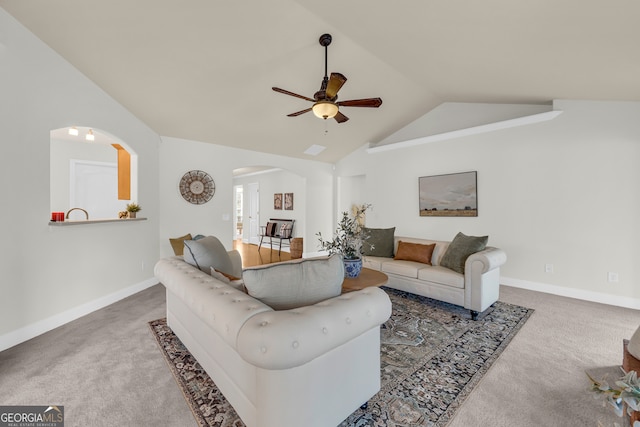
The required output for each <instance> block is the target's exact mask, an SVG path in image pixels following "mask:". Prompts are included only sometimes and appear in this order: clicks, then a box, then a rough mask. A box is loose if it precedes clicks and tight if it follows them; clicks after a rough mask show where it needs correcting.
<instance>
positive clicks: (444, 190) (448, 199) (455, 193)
mask: <svg viewBox="0 0 640 427" xmlns="http://www.w3.org/2000/svg"><path fill="white" fill-rule="evenodd" d="M477 182H478V181H477V172H476V171H473V172H462V173H451V174H447V175H434V176H422V177H420V178H418V188H419V201H418V202H419V205H420V216H465V217H473V216H478V184H477Z"/></svg>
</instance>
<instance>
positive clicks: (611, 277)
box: [607, 271, 619, 283]
mask: <svg viewBox="0 0 640 427" xmlns="http://www.w3.org/2000/svg"><path fill="white" fill-rule="evenodd" d="M618 280H619V277H618V273H614V272H612V271H610V272H608V273H607V281H608V282H609V283H617V282H618Z"/></svg>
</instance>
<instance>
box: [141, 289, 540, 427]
mask: <svg viewBox="0 0 640 427" xmlns="http://www.w3.org/2000/svg"><path fill="white" fill-rule="evenodd" d="M383 289H384V290H385V291H386V292H387V294H389V297H390V298H391V301H392V303H393V313H392V315H391V318H390V319H389V320H388V321H387V322H386V323H385V324H384V325H383V326H382V328H381V341H382V346H381V362H382V363H381V375H382V388H381V390H380V392H379V393H378V394H376V395H375V396H374V397H373V398H372V399H371V400H370V401H369V405H368V408H367V409H366V410H363V409H358V410H357V411H355V412H354V413H353V414H351V415H350V416H349V417H348V418H347V419H346V420H345V421H343V422H342V423H341V424H340V427H364V426H371V427H373V426H376V427H387V426H398V427H399V426H434V427H441V426H446V425H447V424H448V423H449V421H450V420H451V418H452V417H453V415H454V414H455V412H456V410H457V409H458V408H459V407H460V405H461V404H462V402H464V400H465V399H466V397H467V396H468V395H469V393H471V391H472V390H473V388H474V387H475V386H476V385H477V384H478V382H479V381H480V379H481V378H482V376H483V375H484V374H485V373H486V372H487V370H488V369H489V367H490V366H491V365H492V364H493V362H494V361H495V360H496V359H497V358H498V356H500V354H501V353H502V351H503V350H504V349H505V348H506V346H507V345H508V344H509V342H510V341H511V339H512V338H513V337H514V336H515V334H516V333H517V332H518V331H519V330H520V328H521V327H522V325H524V323H525V322H526V321H527V319H528V318H529V316H530V315H531V313H533V310H531V309H528V308H524V307H520V306H516V305H511V304H506V303H503V302H500V301H498V302H496V303H495V304H494V305H493V306H492V307H491V308H490V309H489V310H487V311H486V312H485V313H484V314H483V316H482V317H481V318H480V319H479V320H477V321H473V320H471V318H470V316H469V312H468V311H467V310H464V309H463V308H461V307H459V306H455V305H451V304H447V303H443V302H440V301H435V300H432V299H430V298H425V297H421V296H417V295H413V294H410V293H406V292H402V291H397V290H395V289H390V288H383ZM149 325H150V327H151V331H152V333H153V335H154V336H155V337H156V340H157V341H158V345H159V346H160V348H161V349H162V352H163V354H164V355H165V358H166V360H167V363H168V364H169V368H170V369H171V372H172V373H173V375H174V377H175V378H176V381H177V382H178V385H179V386H180V388H181V389H182V392H183V394H184V396H185V398H186V400H187V402H188V403H189V406H190V407H191V410H192V411H193V414H194V416H195V418H196V420H197V421H198V424H200V426H202V427H210V426H217V427H228V426H233V427H240V426H244V423H243V422H242V421H241V420H240V418H239V417H238V415H237V414H236V412H235V410H234V409H233V407H232V406H231V405H230V404H229V403H228V402H227V400H226V399H225V398H224V396H223V395H222V394H221V393H220V391H219V390H218V389H217V387H216V385H215V384H214V383H213V381H212V380H211V378H209V376H208V375H207V373H206V372H205V371H204V370H203V369H202V368H201V367H200V365H199V364H198V362H197V361H196V360H195V359H194V357H193V356H191V354H190V353H189V351H188V350H187V349H186V348H185V347H184V345H183V344H182V343H181V342H180V340H179V339H178V338H177V337H176V336H175V335H174V334H173V332H172V331H171V329H170V328H169V327H168V326H167V324H166V321H165V319H159V320H155V321H153V322H150V323H149Z"/></svg>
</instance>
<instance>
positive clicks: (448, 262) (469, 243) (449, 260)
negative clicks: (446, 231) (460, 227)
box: [440, 233, 489, 274]
mask: <svg viewBox="0 0 640 427" xmlns="http://www.w3.org/2000/svg"><path fill="white" fill-rule="evenodd" d="M488 240H489V236H482V237H476V236H465V235H464V234H462V233H458V234H456V237H454V238H453V241H452V242H451V243H449V247H448V248H447V251H446V252H445V253H444V255H443V256H442V261H440V265H441V266H443V267H447V268H449V269H451V270H453V271H456V272H458V273H460V274H464V263H465V262H466V261H467V258H469V255H471V254H474V253H476V252H480V251H481V250H484V248H486V247H487V241H488Z"/></svg>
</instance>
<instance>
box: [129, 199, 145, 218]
mask: <svg viewBox="0 0 640 427" xmlns="http://www.w3.org/2000/svg"><path fill="white" fill-rule="evenodd" d="M141 210H142V207H141V206H140V205H139V204H137V203H135V202H131V203H129V204H128V205H127V213H128V216H129V218H135V217H136V213H137V212H140V211H141Z"/></svg>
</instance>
